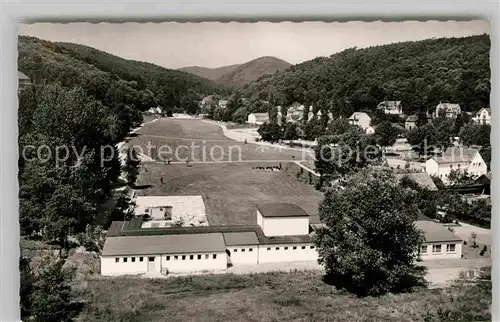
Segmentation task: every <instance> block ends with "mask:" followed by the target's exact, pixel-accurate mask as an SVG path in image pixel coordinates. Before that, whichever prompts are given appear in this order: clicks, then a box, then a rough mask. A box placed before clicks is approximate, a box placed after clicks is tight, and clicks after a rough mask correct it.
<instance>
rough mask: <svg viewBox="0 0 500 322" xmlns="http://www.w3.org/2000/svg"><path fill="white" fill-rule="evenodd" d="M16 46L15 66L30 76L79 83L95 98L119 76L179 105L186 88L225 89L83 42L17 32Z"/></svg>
mask: <svg viewBox="0 0 500 322" xmlns="http://www.w3.org/2000/svg"><path fill="white" fill-rule="evenodd" d="M18 49H19V60H18V64H19V67H18V68H19V70H21V71H22V72H24V73H25V74H26V75H27V76H28V77H30V78H31V79H32V80H37V79H38V80H42V79H43V80H44V81H45V82H54V81H59V82H60V83H61V84H62V85H63V86H65V87H73V86H75V85H80V86H82V87H83V88H84V89H86V90H87V91H90V94H92V95H94V96H97V98H102V97H103V96H104V95H105V93H106V91H107V89H108V88H109V86H110V85H111V84H112V83H114V82H116V81H118V80H120V79H121V80H124V81H129V82H136V83H137V84H135V83H130V84H131V85H132V86H134V87H137V88H136V89H137V90H138V91H139V92H140V93H141V94H144V95H146V96H148V95H149V94H150V92H149V91H152V92H153V94H154V97H155V100H156V103H158V104H160V105H161V106H163V107H174V106H179V105H180V101H181V99H182V97H183V96H184V95H186V94H187V93H188V91H190V92H193V91H194V92H196V93H198V94H212V93H214V92H215V93H223V92H224V89H223V88H222V87H221V86H219V85H216V84H215V83H214V82H212V81H210V80H208V79H205V78H202V77H198V76H195V75H192V74H189V73H185V72H182V71H178V70H172V69H167V68H163V67H160V66H157V65H154V64H150V63H145V62H139V61H133V60H127V59H123V58H120V57H117V56H114V55H111V54H108V53H106V52H103V51H100V50H97V49H94V48H91V47H87V46H83V45H78V44H72V43H55V42H49V41H45V40H41V39H38V38H34V37H27V36H20V37H19V43H18ZM146 90H149V91H146ZM141 91H142V92H141ZM144 107H145V106H144ZM144 107H143V108H144ZM148 107H151V106H148Z"/></svg>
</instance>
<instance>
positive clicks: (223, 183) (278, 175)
mask: <svg viewBox="0 0 500 322" xmlns="http://www.w3.org/2000/svg"><path fill="white" fill-rule="evenodd" d="M268 165H275V166H279V162H274V163H273V162H271V163H269V162H265V163H259V162H256V163H250V162H244V163H199V164H193V165H192V166H190V167H188V166H186V165H185V164H170V165H163V164H151V163H149V164H144V165H142V167H143V169H142V170H141V173H140V175H139V178H138V180H137V185H138V186H139V187H144V188H141V189H139V190H137V193H138V195H144V196H148V195H149V196H155V195H156V196H162V195H163V196H167V195H169V196H170V195H178V196H182V195H185V196H189V195H201V196H203V199H204V201H205V207H206V209H207V218H208V221H209V224H210V225H229V224H257V221H256V220H257V219H256V214H255V204H257V203H263V202H290V203H295V204H297V205H299V206H301V207H302V208H303V209H304V210H305V211H307V212H308V213H309V214H310V215H311V218H310V221H311V222H312V223H314V222H319V219H318V216H317V214H318V205H319V202H320V201H321V200H322V199H323V195H322V194H321V193H320V192H319V191H316V190H315V189H314V187H313V186H311V185H308V184H306V183H302V182H299V181H298V180H297V179H296V178H295V177H294V176H292V175H286V174H285V173H284V172H283V171H264V170H256V169H252V167H255V166H268ZM282 165H283V164H282ZM161 177H163V182H164V183H163V184H161V182H160V178H161Z"/></svg>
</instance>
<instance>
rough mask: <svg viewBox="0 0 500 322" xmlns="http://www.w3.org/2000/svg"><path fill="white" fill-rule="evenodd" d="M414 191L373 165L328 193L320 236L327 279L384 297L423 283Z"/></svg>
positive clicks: (352, 288) (351, 289) (319, 248)
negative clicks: (417, 264)
mask: <svg viewBox="0 0 500 322" xmlns="http://www.w3.org/2000/svg"><path fill="white" fill-rule="evenodd" d="M414 196H415V191H413V190H412V189H410V188H405V187H402V186H400V185H399V182H398V180H397V179H396V178H395V176H394V174H392V172H391V170H389V169H383V168H379V167H371V168H367V169H363V170H362V171H360V172H358V173H357V174H354V175H352V176H349V177H348V178H347V179H346V180H344V181H343V182H340V183H339V184H338V185H337V186H335V187H332V188H331V189H330V190H328V191H327V192H326V193H325V199H324V200H323V202H322V203H321V205H320V209H319V211H320V218H321V221H322V222H323V223H324V224H325V225H326V227H325V228H322V229H320V230H319V231H318V232H317V236H316V238H315V243H316V245H317V249H318V254H319V262H320V264H322V265H324V267H325V269H326V273H327V274H326V277H327V278H328V279H329V280H331V281H332V282H333V283H335V284H337V286H339V287H343V288H346V289H348V290H349V291H352V292H354V293H357V294H358V295H362V296H364V295H380V294H383V293H386V292H389V291H399V290H405V289H408V288H411V287H412V286H415V285H419V284H421V282H422V281H423V276H422V273H423V272H421V271H419V270H418V269H417V267H416V265H415V264H416V260H417V257H418V249H419V248H420V245H421V244H422V242H423V236H422V234H421V232H420V231H418V230H417V228H416V227H415V224H414V222H415V220H416V219H417V218H416V217H417V213H418V210H417V209H416V208H415V205H414V203H413V201H412V200H413V197H414Z"/></svg>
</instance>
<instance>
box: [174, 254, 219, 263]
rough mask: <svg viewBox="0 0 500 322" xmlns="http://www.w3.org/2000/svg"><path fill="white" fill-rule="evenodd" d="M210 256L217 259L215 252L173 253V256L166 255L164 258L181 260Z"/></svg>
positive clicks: (208, 257) (207, 257)
mask: <svg viewBox="0 0 500 322" xmlns="http://www.w3.org/2000/svg"><path fill="white" fill-rule="evenodd" d="M210 255H212V256H210ZM210 258H212V259H217V254H197V255H195V254H193V255H173V256H170V255H167V256H165V259H166V260H167V261H171V260H174V261H177V260H183V261H185V260H187V259H189V260H191V261H192V260H195V259H196V260H201V259H210Z"/></svg>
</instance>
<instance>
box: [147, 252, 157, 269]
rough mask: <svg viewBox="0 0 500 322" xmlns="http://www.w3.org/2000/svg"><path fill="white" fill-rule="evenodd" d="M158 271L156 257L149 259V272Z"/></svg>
mask: <svg viewBox="0 0 500 322" xmlns="http://www.w3.org/2000/svg"><path fill="white" fill-rule="evenodd" d="M155 270H156V266H155V257H154V256H151V257H148V272H154V271H155Z"/></svg>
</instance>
